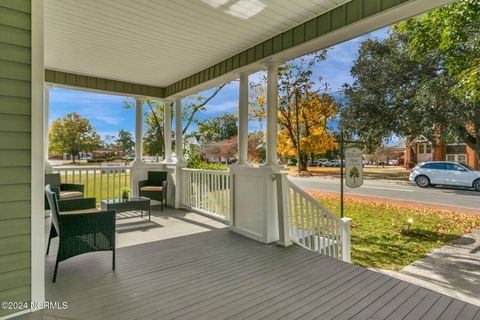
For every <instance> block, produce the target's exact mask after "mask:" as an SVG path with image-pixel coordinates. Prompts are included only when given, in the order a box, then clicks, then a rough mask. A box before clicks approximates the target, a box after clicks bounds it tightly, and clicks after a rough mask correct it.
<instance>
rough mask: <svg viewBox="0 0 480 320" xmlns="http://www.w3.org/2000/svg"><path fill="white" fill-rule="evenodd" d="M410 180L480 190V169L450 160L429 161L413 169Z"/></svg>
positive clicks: (420, 183) (422, 186) (424, 186)
mask: <svg viewBox="0 0 480 320" xmlns="http://www.w3.org/2000/svg"><path fill="white" fill-rule="evenodd" d="M409 180H410V181H412V182H413V181H415V183H416V184H417V186H419V187H421V188H426V187H428V186H435V185H437V184H439V185H445V186H459V187H470V188H474V189H475V190H477V191H480V171H475V170H474V169H472V168H470V167H469V166H467V165H464V164H459V163H456V162H449V161H428V162H422V163H419V164H418V165H417V166H416V167H415V168H413V169H412V171H411V173H410V176H409Z"/></svg>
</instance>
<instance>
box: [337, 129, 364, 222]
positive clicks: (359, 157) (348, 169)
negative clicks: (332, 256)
mask: <svg viewBox="0 0 480 320" xmlns="http://www.w3.org/2000/svg"><path fill="white" fill-rule="evenodd" d="M345 142H348V143H352V144H353V143H361V142H359V141H345V139H344V137H343V130H342V131H341V132H340V158H341V161H340V217H342V218H343V195H344V188H343V180H344V177H345V182H346V185H347V186H348V187H350V188H358V187H360V186H361V185H362V184H363V152H362V150H361V149H359V148H356V147H349V148H348V149H346V150H345ZM344 167H345V168H344ZM344 169H345V170H344Z"/></svg>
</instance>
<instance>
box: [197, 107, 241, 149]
mask: <svg viewBox="0 0 480 320" xmlns="http://www.w3.org/2000/svg"><path fill="white" fill-rule="evenodd" d="M197 125H198V132H199V134H200V140H201V141H202V142H204V143H205V142H212V141H221V140H226V139H229V138H231V137H233V136H236V135H237V134H238V128H237V116H236V115H235V114H232V113H224V114H222V115H219V116H216V117H213V118H210V119H207V120H205V121H203V122H198V123H197Z"/></svg>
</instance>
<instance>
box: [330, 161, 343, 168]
mask: <svg viewBox="0 0 480 320" xmlns="http://www.w3.org/2000/svg"><path fill="white" fill-rule="evenodd" d="M331 167H338V168H340V167H343V162H342V160H333V161H331Z"/></svg>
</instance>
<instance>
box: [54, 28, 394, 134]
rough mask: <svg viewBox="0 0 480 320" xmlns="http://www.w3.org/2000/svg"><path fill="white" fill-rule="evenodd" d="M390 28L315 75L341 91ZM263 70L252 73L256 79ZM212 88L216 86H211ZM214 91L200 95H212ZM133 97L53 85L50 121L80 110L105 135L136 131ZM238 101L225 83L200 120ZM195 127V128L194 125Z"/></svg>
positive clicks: (331, 58)
mask: <svg viewBox="0 0 480 320" xmlns="http://www.w3.org/2000/svg"><path fill="white" fill-rule="evenodd" d="M388 30H389V28H388V27H386V28H382V29H379V30H377V31H374V32H372V33H369V34H366V35H363V36H360V37H358V38H355V39H352V40H349V41H347V42H344V43H341V44H339V45H336V46H334V47H332V48H331V49H330V50H329V51H328V54H327V59H326V60H325V61H322V62H320V63H318V64H316V65H315V66H314V78H315V79H317V78H318V77H319V76H321V77H322V78H323V81H324V82H327V83H328V84H329V90H330V92H332V93H334V92H336V91H338V90H339V89H340V88H341V87H342V85H343V84H345V83H351V82H352V78H351V76H350V68H351V66H352V63H353V60H355V58H356V56H357V52H358V48H359V46H360V43H361V42H362V41H364V40H365V39H368V38H378V39H384V38H385V37H386V36H387V32H388ZM260 75H261V73H257V74H255V75H251V76H250V78H251V79H252V78H253V79H255V78H257V77H259V76H260ZM211 90H212V89H211ZM211 90H206V91H204V92H201V93H200V94H202V95H205V96H208V95H209V93H210V92H211ZM125 99H131V98H127V97H122V96H114V95H107V94H99V93H91V92H84V91H78V90H68V89H62V88H52V89H51V91H50V110H49V112H50V114H49V120H50V123H51V122H52V121H53V120H54V119H56V118H58V117H62V116H64V115H66V114H67V113H71V112H77V113H78V114H80V116H82V117H85V118H87V119H89V121H90V122H91V124H92V125H93V126H94V127H95V129H96V130H97V132H98V133H99V134H100V136H101V137H102V138H104V137H105V136H106V135H114V136H116V135H117V133H118V131H119V130H120V129H125V130H128V131H130V132H131V133H132V134H134V132H135V110H129V109H124V108H123V101H124V100H125ZM237 104H238V82H237V81H234V82H232V83H230V84H228V85H227V86H225V87H224V88H223V89H222V91H220V93H219V94H218V95H217V96H216V97H214V98H213V99H212V100H211V101H210V102H209V103H208V104H207V106H206V109H207V110H206V111H205V112H202V113H200V114H198V117H197V118H198V119H199V120H204V119H207V118H209V117H213V116H216V115H219V114H221V113H223V112H230V113H233V112H236V110H237ZM191 129H195V126H192V127H191ZM258 129H259V124H258V123H253V122H251V123H249V130H250V131H252V130H258Z"/></svg>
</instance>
